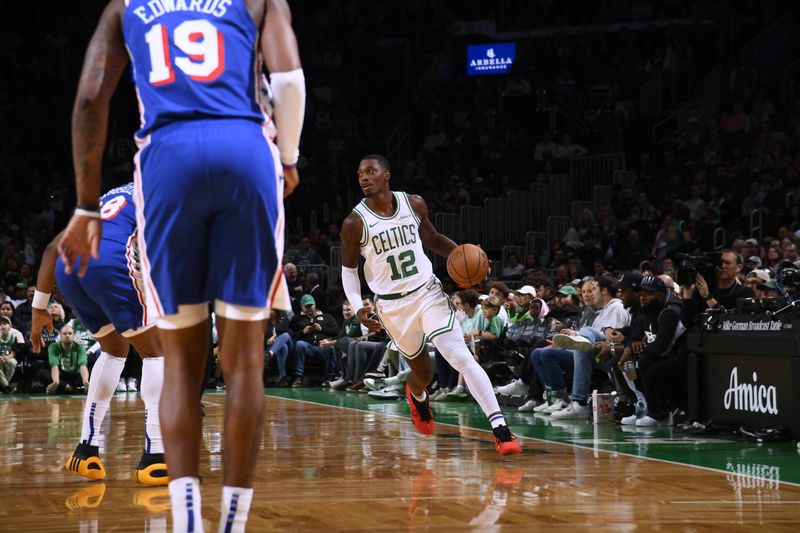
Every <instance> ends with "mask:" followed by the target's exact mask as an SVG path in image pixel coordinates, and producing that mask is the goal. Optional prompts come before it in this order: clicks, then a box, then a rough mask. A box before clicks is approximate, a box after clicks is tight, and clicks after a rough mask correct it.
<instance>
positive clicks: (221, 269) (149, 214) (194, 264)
mask: <svg viewBox="0 0 800 533" xmlns="http://www.w3.org/2000/svg"><path fill="white" fill-rule="evenodd" d="M135 163H136V173H135V175H134V183H135V186H136V191H135V203H136V209H137V225H138V227H139V249H140V252H141V255H142V272H143V277H144V283H145V288H146V301H147V304H148V306H151V305H152V308H151V311H152V312H153V314H154V315H155V316H163V315H173V314H175V313H177V312H178V306H179V305H191V304H199V303H202V302H214V301H216V300H220V301H222V302H224V303H226V304H229V305H239V306H248V307H257V308H263V309H265V310H266V309H268V308H269V307H271V304H272V303H273V302H274V300H275V298H276V295H279V294H283V292H284V291H282V290H281V288H282V286H283V284H284V283H285V282H284V278H283V271H282V268H281V263H280V258H281V257H282V255H283V171H282V168H281V166H280V159H279V157H278V151H277V147H276V146H275V145H274V144H273V143H272V142H271V141H269V140H268V139H267V138H266V137H265V133H264V131H263V129H262V126H261V125H260V124H258V123H257V122H253V121H249V120H242V119H204V120H186V121H180V122H175V123H173V124H169V125H167V126H164V127H162V128H159V129H157V130H156V131H154V132H153V133H152V134H151V135H150V137H148V139H146V140H145V141H144V142H143V143H141V147H140V150H139V152H138V153H137V154H136V157H135ZM284 289H285V288H284Z"/></svg>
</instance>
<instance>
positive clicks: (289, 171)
mask: <svg viewBox="0 0 800 533" xmlns="http://www.w3.org/2000/svg"><path fill="white" fill-rule="evenodd" d="M299 184H300V175H299V174H298V173H297V167H288V168H287V167H283V197H284V198H288V197H289V195H290V194H292V193H293V192H294V190H295V189H296V188H297V186H298V185H299Z"/></svg>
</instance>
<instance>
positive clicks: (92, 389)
mask: <svg viewBox="0 0 800 533" xmlns="http://www.w3.org/2000/svg"><path fill="white" fill-rule="evenodd" d="M95 335H96V336H95V338H96V339H97V341H98V342H99V343H100V349H101V352H100V356H99V357H98V358H97V361H96V362H95V364H94V367H92V374H91V376H90V378H89V390H88V391H87V394H86V403H85V404H84V410H83V424H82V427H81V438H80V441H79V443H78V446H77V447H76V448H75V451H74V452H72V455H70V456H69V458H68V459H67V462H66V464H65V465H64V468H65V469H66V470H69V471H71V472H75V473H77V474H79V475H81V476H84V477H87V478H89V479H103V478H104V477H106V471H105V468H104V467H103V464H102V462H101V461H100V453H99V441H98V438H99V436H100V426H101V424H102V423H103V419H104V418H105V415H106V412H108V408H109V404H110V401H111V398H112V397H113V396H114V391H116V389H117V382H118V381H119V376H120V375H121V374H122V369H123V367H124V366H125V357H126V356H127V355H128V350H129V348H130V345H129V344H128V341H127V340H125V338H123V337H122V336H121V335H120V334H119V333H117V332H116V331H115V330H114V328H113V326H111V325H108V326H107V327H105V328H101V329H100V330H99V331H96V332H95Z"/></svg>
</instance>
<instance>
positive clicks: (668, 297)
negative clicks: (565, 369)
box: [618, 276, 688, 427]
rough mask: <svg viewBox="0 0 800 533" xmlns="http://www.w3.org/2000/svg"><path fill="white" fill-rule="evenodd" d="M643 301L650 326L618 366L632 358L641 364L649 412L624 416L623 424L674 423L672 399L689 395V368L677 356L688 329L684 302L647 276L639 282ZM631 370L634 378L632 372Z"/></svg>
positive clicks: (639, 370)
mask: <svg viewBox="0 0 800 533" xmlns="http://www.w3.org/2000/svg"><path fill="white" fill-rule="evenodd" d="M639 301H640V304H641V307H642V310H643V311H644V312H645V313H646V315H647V318H648V320H647V328H646V330H645V331H643V332H642V333H643V335H642V337H641V339H639V340H638V341H636V340H635V341H634V342H633V344H631V345H630V346H629V347H627V348H625V351H624V352H623V354H622V357H620V360H619V362H618V366H619V368H620V369H622V370H623V371H625V370H626V367H625V363H626V362H627V361H629V360H630V361H633V362H634V364H635V366H636V367H638V368H637V370H635V377H636V378H638V380H639V382H641V384H642V387H641V390H642V392H644V396H645V399H646V400H647V407H646V411H645V412H643V413H642V412H640V413H634V414H633V415H631V416H630V417H627V418H623V419H622V421H621V423H622V424H623V425H625V424H627V425H631V424H635V425H636V426H645V427H648V426H658V425H664V424H667V425H671V424H672V418H671V416H670V407H671V405H670V401H669V398H679V397H681V396H683V397H686V396H687V395H688V391H687V383H686V371H685V370H686V369H685V367H684V365H683V364H681V363H680V362H679V361H677V358H674V354H675V347H676V342H677V341H678V339H679V338H680V337H681V336H682V335H683V334H684V332H685V331H686V328H685V327H684V326H683V324H682V323H681V301H680V299H679V298H677V297H675V296H674V295H673V294H671V293H669V292H668V291H667V288H666V286H665V285H664V282H663V281H661V280H660V279H659V278H657V277H653V276H645V277H644V279H642V282H641V283H640V284H639ZM628 372H629V373H628V377H630V378H632V379H633V377H634V376H633V375H632V373H631V371H630V370H628ZM678 391H683V393H682V394H681V393H680V392H678ZM679 402H680V403H682V404H684V405H685V403H686V402H683V401H681V400H679Z"/></svg>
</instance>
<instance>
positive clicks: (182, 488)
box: [169, 477, 203, 533]
mask: <svg viewBox="0 0 800 533" xmlns="http://www.w3.org/2000/svg"><path fill="white" fill-rule="evenodd" d="M169 499H170V502H172V531H174V532H175V533H184V532H186V533H203V517H202V515H201V514H200V508H201V501H200V480H199V479H197V478H196V477H180V478H178V479H173V480H172V481H170V482H169Z"/></svg>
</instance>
